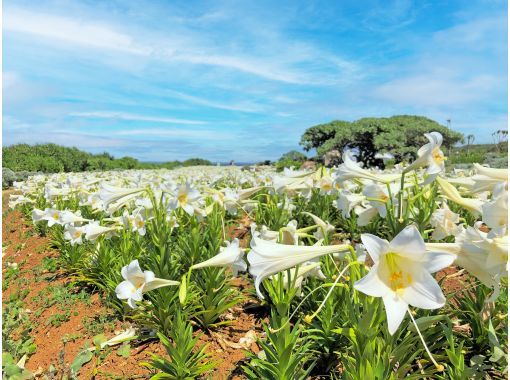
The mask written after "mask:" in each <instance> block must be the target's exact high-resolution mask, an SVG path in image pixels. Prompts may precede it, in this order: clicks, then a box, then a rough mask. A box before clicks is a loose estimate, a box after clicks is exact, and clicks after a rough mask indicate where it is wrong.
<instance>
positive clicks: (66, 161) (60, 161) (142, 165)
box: [2, 144, 212, 173]
mask: <svg viewBox="0 0 510 380" xmlns="http://www.w3.org/2000/svg"><path fill="white" fill-rule="evenodd" d="M2 161H3V162H2V167H3V168H9V169H11V170H12V171H14V172H22V171H26V172H42V173H59V172H82V171H94V170H115V169H158V168H166V169H173V168H176V167H179V166H195V165H212V163H211V162H210V161H208V160H204V159H201V158H190V159H188V160H185V161H182V162H181V161H169V162H164V163H148V162H140V161H138V160H137V159H136V158H133V157H129V156H126V157H122V158H115V157H113V156H112V155H111V154H109V153H106V152H104V153H100V154H92V153H88V152H84V151H82V150H79V149H78V148H69V147H64V146H60V145H56V144H38V145H29V144H17V145H11V146H8V147H4V148H3V149H2Z"/></svg>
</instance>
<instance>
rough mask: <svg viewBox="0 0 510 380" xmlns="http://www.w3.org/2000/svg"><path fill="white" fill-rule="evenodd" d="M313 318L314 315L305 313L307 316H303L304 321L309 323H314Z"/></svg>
mask: <svg viewBox="0 0 510 380" xmlns="http://www.w3.org/2000/svg"><path fill="white" fill-rule="evenodd" d="M312 320H313V317H312V316H311V315H305V317H304V318H303V321H304V322H305V323H308V324H310V323H312Z"/></svg>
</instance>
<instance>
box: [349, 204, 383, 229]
mask: <svg viewBox="0 0 510 380" xmlns="http://www.w3.org/2000/svg"><path fill="white" fill-rule="evenodd" d="M354 212H355V213H356V215H357V216H358V219H357V220H356V223H357V225H358V227H364V226H368V224H369V223H370V222H371V221H372V219H374V218H375V217H376V216H377V214H379V211H378V210H377V209H376V208H375V207H374V206H372V205H370V204H366V205H365V207H361V206H356V207H355V208H354Z"/></svg>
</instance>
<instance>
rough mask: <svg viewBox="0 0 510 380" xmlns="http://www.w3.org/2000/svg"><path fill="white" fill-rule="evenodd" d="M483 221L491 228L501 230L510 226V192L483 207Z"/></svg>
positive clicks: (500, 195) (505, 192)
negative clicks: (509, 205)
mask: <svg viewBox="0 0 510 380" xmlns="http://www.w3.org/2000/svg"><path fill="white" fill-rule="evenodd" d="M482 220H483V222H484V223H485V224H486V225H487V226H488V227H489V228H501V227H504V226H506V225H507V224H508V192H507V191H504V192H502V193H501V194H499V195H498V197H496V198H495V199H493V200H492V201H490V202H487V203H485V204H484V205H483V206H482Z"/></svg>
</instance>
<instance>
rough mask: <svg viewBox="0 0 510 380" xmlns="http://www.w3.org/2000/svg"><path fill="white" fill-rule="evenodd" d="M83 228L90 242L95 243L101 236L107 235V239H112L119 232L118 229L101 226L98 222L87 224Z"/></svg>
mask: <svg viewBox="0 0 510 380" xmlns="http://www.w3.org/2000/svg"><path fill="white" fill-rule="evenodd" d="M83 228H84V230H85V238H86V239H87V240H90V241H95V240H96V239H97V238H98V237H99V236H101V235H105V236H106V237H107V238H109V237H112V236H113V235H115V233H116V232H117V230H118V228H117V227H104V226H101V225H99V222H98V221H94V222H91V223H89V224H86V225H85V226H84V227H83Z"/></svg>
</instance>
